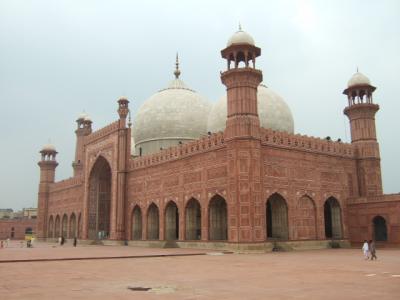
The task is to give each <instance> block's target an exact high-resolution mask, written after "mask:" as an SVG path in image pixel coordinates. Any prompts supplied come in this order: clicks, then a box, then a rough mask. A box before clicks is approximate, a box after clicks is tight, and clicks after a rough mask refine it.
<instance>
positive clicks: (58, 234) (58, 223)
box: [54, 215, 61, 238]
mask: <svg viewBox="0 0 400 300" xmlns="http://www.w3.org/2000/svg"><path fill="white" fill-rule="evenodd" d="M54 237H56V238H59V237H61V221H60V216H59V215H57V216H56V221H55V224H54Z"/></svg>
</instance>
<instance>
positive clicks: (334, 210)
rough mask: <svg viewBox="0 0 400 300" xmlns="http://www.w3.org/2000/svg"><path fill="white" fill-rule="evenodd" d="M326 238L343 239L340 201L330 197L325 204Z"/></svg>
mask: <svg viewBox="0 0 400 300" xmlns="http://www.w3.org/2000/svg"><path fill="white" fill-rule="evenodd" d="M324 219H325V236H326V238H328V239H341V238H342V237H343V234H342V212H341V208H340V204H339V201H338V200H337V199H336V198H335V197H329V198H328V199H327V200H326V201H325V203H324Z"/></svg>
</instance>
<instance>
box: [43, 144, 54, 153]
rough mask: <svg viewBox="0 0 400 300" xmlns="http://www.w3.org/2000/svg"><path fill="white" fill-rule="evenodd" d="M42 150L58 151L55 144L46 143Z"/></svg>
mask: <svg viewBox="0 0 400 300" xmlns="http://www.w3.org/2000/svg"><path fill="white" fill-rule="evenodd" d="M42 151H46V152H56V147H55V146H54V145H53V144H46V145H44V146H43V147H42Z"/></svg>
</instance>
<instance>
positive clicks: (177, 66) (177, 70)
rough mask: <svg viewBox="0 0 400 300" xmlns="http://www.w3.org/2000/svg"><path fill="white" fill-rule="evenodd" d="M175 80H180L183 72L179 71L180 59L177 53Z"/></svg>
mask: <svg viewBox="0 0 400 300" xmlns="http://www.w3.org/2000/svg"><path fill="white" fill-rule="evenodd" d="M174 75H175V78H176V79H179V75H181V71H180V70H179V57H178V52H176V62H175V72H174Z"/></svg>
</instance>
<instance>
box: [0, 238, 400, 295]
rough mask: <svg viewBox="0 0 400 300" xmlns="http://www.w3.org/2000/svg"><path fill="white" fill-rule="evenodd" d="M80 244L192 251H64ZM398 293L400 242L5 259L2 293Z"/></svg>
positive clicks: (0, 267)
mask: <svg viewBox="0 0 400 300" xmlns="http://www.w3.org/2000/svg"><path fill="white" fill-rule="evenodd" d="M36 249H37V251H39V252H40V251H43V255H44V254H45V253H51V251H58V248H51V247H50V248H45V247H44V248H36ZM126 249H127V250H126ZM13 250H15V251H17V248H15V249H12V248H10V249H2V250H0V256H3V255H5V252H9V251H13ZM30 250H35V249H26V248H24V249H20V250H19V251H21V253H23V252H25V255H26V257H29V256H30V255H31V254H32V252H29V251H30ZM75 250H77V251H78V252H79V251H90V252H93V253H97V254H100V253H104V251H105V252H107V253H109V254H113V253H118V254H121V253H125V251H130V252H131V253H140V254H143V253H154V252H153V251H170V253H171V254H173V253H181V252H180V251H187V250H186V249H143V248H133V247H123V246H114V247H104V246H88V247H80V248H79V247H78V248H75V249H74V248H63V249H61V250H60V251H65V252H63V253H64V254H65V255H67V256H68V257H70V256H71V255H75V252H74V251H75ZM2 251H5V252H2ZM48 251H50V252H48ZM68 251H70V252H71V253H69V252H68ZM21 253H20V254H19V255H20V257H23V254H21ZM59 254H61V252H59ZM35 255H36V256H39V253H37V254H35ZM146 289H149V290H146ZM399 295H400V250H398V249H397V250H394V249H388V250H386V249H385V250H379V249H378V261H365V260H364V259H363V257H362V253H361V250H359V249H326V250H312V251H298V252H283V253H265V254H230V255H202V256H178V257H174V256H168V257H155V258H137V259H130V258H127V259H106V260H82V261H51V262H26V263H8V264H0V298H1V299H40V300H42V299H44V300H46V299H144V300H146V299H245V300H253V299H274V300H275V299H278V300H279V299H324V300H330V299H332V300H333V299H355V300H358V299H363V300H366V299H379V300H387V299H399Z"/></svg>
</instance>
